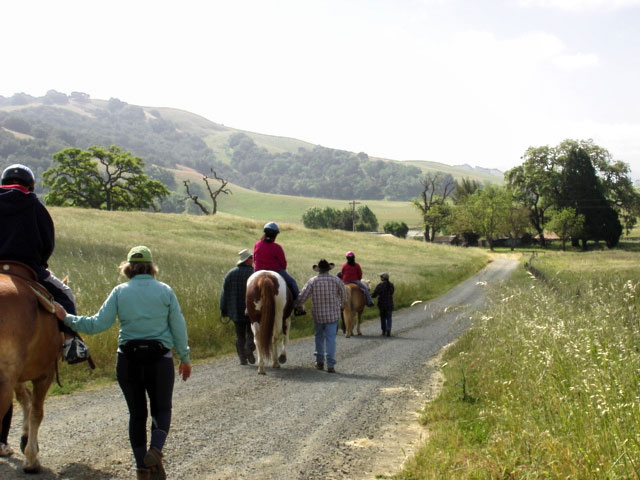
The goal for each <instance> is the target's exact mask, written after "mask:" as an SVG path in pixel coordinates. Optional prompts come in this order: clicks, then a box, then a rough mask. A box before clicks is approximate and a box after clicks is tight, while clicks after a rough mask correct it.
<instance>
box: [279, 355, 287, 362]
mask: <svg viewBox="0 0 640 480" xmlns="http://www.w3.org/2000/svg"><path fill="white" fill-rule="evenodd" d="M278 361H279V362H280V363H287V356H286V355H280V356H279V357H278Z"/></svg>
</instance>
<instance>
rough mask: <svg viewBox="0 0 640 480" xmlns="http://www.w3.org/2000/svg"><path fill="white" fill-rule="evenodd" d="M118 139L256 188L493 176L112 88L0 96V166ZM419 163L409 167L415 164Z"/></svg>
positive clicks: (361, 191)
mask: <svg viewBox="0 0 640 480" xmlns="http://www.w3.org/2000/svg"><path fill="white" fill-rule="evenodd" d="M112 144H115V145H118V146H120V147H121V148H123V149H125V150H128V151H130V152H131V153H133V154H134V155H137V156H140V157H142V159H143V160H144V161H145V162H146V164H147V165H157V166H160V167H164V168H176V167H177V166H178V165H185V166H187V167H190V168H194V169H196V170H197V171H199V172H202V173H206V172H209V171H210V169H211V167H213V168H215V169H216V170H217V172H218V173H219V174H221V175H222V176H224V177H225V178H226V179H228V180H230V181H232V182H234V183H236V184H239V185H242V186H245V187H248V188H252V189H254V190H258V191H264V192H271V193H284V194H289V195H303V196H309V197H318V196H324V197H327V198H340V199H350V198H353V197H355V198H367V199H380V200H382V199H391V200H409V199H410V198H413V197H415V196H416V195H417V194H418V193H419V191H420V184H419V182H418V181H417V180H418V176H419V173H420V171H422V172H433V171H442V172H445V173H450V174H451V175H453V176H454V177H455V178H458V179H459V178H462V177H468V178H471V179H474V180H477V181H480V182H482V183H484V182H494V183H495V182H501V181H502V178H501V177H500V176H499V175H498V176H494V175H488V174H487V173H486V172H488V171H489V170H487V169H471V168H462V167H452V166H448V165H444V164H440V163H436V162H426V161H416V162H399V161H395V160H390V159H379V158H375V157H368V156H367V154H365V153H358V154H355V153H352V152H345V151H341V150H335V149H331V148H325V147H321V146H319V145H313V144H310V143H308V142H304V141H301V140H296V139H292V138H287V137H279V136H272V135H265V134H261V133H256V132H248V131H242V130H239V129H235V128H230V127H227V126H224V125H222V124H219V123H215V122H213V121H210V120H208V119H206V118H203V117H201V116H198V115H195V114H192V113H190V112H186V111H182V110H178V109H173V108H166V107H146V106H145V107H140V106H136V105H130V104H128V103H126V102H123V101H121V100H119V99H116V98H111V99H109V100H108V101H107V100H98V99H91V98H90V97H89V95H87V94H84V93H80V92H72V93H71V94H70V95H65V94H63V93H60V92H56V91H54V90H50V91H49V92H47V94H46V95H45V96H43V97H37V98H36V97H32V96H30V95H26V94H15V95H13V96H12V97H10V98H5V97H0V166H2V165H5V164H9V163H13V162H15V161H20V162H22V163H28V164H29V165H30V166H33V167H34V169H35V170H36V172H37V173H41V172H42V171H44V170H45V169H47V168H49V166H50V164H51V156H52V155H53V153H55V152H57V151H59V150H61V149H63V148H66V147H79V148H83V149H84V148H87V147H89V146H91V145H99V146H108V145H112ZM416 167H417V168H416Z"/></svg>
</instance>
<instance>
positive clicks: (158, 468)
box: [144, 447, 167, 480]
mask: <svg viewBox="0 0 640 480" xmlns="http://www.w3.org/2000/svg"><path fill="white" fill-rule="evenodd" d="M144 464H145V465H146V466H147V467H149V470H150V472H151V474H150V475H149V478H150V480H165V479H166V478H167V474H166V473H165V471H164V466H163V465H162V452H161V451H160V450H158V449H157V448H156V447H151V448H150V449H149V451H148V452H147V454H146V455H145V456H144Z"/></svg>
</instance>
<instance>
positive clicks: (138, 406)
mask: <svg viewBox="0 0 640 480" xmlns="http://www.w3.org/2000/svg"><path fill="white" fill-rule="evenodd" d="M116 375H117V377H118V383H119V384H120V388H121V389H122V393H123V394H124V398H125V400H126V401H127V406H128V407H129V441H130V442H131V448H133V449H136V448H140V447H145V448H146V445H147V416H148V413H147V396H146V395H149V404H150V407H151V418H152V425H151V432H152V435H153V431H154V430H156V429H159V430H162V431H164V432H165V435H166V433H168V432H169V426H170V425H171V398H172V396H173V382H174V377H175V373H174V369H173V359H172V358H170V357H169V358H167V357H162V358H160V359H159V360H156V361H153V362H149V363H138V362H135V361H130V360H129V359H127V357H126V356H125V355H124V354H123V353H118V359H117V361H116ZM145 392H146V394H145Z"/></svg>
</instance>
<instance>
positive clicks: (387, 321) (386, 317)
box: [380, 308, 393, 332]
mask: <svg viewBox="0 0 640 480" xmlns="http://www.w3.org/2000/svg"><path fill="white" fill-rule="evenodd" d="M392 312H393V310H392V309H391V308H380V328H381V329H382V331H383V332H390V331H391V313H392Z"/></svg>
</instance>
